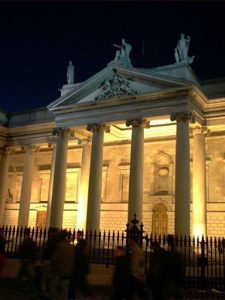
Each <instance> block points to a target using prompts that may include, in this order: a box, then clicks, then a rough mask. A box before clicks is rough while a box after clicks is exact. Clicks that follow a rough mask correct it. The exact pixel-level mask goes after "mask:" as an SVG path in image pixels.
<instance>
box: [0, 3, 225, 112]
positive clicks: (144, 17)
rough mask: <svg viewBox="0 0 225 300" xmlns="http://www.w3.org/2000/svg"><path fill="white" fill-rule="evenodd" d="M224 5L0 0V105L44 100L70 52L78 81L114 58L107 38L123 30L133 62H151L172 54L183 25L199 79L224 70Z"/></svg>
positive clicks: (24, 106) (17, 107)
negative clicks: (9, 0)
mask: <svg viewBox="0 0 225 300" xmlns="http://www.w3.org/2000/svg"><path fill="white" fill-rule="evenodd" d="M224 13H225V2H170V1H167V2H141V3H140V2H90V3H87V2H48V3H47V2H39V3H34V2H32V3H30V2H8V3H7V2H1V3H0V108H2V109H4V110H6V111H9V112H15V111H22V110H29V109H33V108H38V107H43V106H46V105H48V104H49V103H50V102H52V101H54V100H55V99H56V98H57V97H58V96H59V91H58V89H59V88H61V87H62V85H63V84H65V83H66V68H67V65H68V61H69V60H70V59H71V60H72V61H73V63H74V65H75V82H79V81H83V80H85V79H87V78H88V77H90V76H91V75H93V74H94V73H96V72H98V71H100V70H101V69H102V68H104V67H105V66H106V65H107V63H108V62H110V61H111V60H112V59H113V58H114V56H115V48H114V47H113V46H112V44H113V43H117V44H120V42H121V38H123V37H124V38H126V40H127V41H128V42H129V43H130V44H131V45H132V47H133V50H132V52H131V55H130V56H131V60H132V63H133V65H134V66H135V67H141V66H143V65H144V66H145V67H156V66H160V65H167V64H171V63H173V62H174V48H175V47H176V44H177V41H178V39H179V37H180V33H181V32H184V33H185V34H186V35H190V36H191V44H190V50H189V55H190V56H191V55H195V56H196V57H195V61H194V63H193V64H192V65H191V66H192V68H193V70H194V71H195V72H196V74H197V75H198V76H199V77H200V79H202V80H203V79H210V78H215V77H225V17H224ZM143 38H144V44H145V55H144V57H143V56H142V41H143Z"/></svg>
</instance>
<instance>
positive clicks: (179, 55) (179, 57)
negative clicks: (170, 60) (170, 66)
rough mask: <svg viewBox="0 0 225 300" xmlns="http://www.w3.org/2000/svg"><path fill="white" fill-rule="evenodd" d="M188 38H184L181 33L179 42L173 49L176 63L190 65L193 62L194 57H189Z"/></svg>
mask: <svg viewBox="0 0 225 300" xmlns="http://www.w3.org/2000/svg"><path fill="white" fill-rule="evenodd" d="M190 40H191V38H190V36H187V37H185V35H184V33H181V35H180V40H179V41H178V43H177V47H176V48H175V52H174V56H175V60H176V62H177V63H181V62H182V63H186V64H191V63H192V62H193V61H194V58H195V57H194V56H192V57H189V56H188V51H189V45H190Z"/></svg>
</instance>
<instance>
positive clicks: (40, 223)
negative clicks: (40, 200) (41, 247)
mask: <svg viewBox="0 0 225 300" xmlns="http://www.w3.org/2000/svg"><path fill="white" fill-rule="evenodd" d="M46 219H47V211H38V212H37V224H36V225H37V227H39V228H41V227H42V228H43V227H45V226H46Z"/></svg>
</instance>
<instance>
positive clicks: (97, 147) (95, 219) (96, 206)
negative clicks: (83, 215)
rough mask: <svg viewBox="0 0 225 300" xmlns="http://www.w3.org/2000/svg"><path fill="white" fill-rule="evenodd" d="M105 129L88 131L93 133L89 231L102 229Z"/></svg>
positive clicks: (87, 225)
mask: <svg viewBox="0 0 225 300" xmlns="http://www.w3.org/2000/svg"><path fill="white" fill-rule="evenodd" d="M108 128H109V127H106V129H107V131H108ZM104 129H105V125H104V124H94V125H88V126H87V130H89V131H92V132H93V136H92V149H91V166H90V177H89V190H88V208H87V223H86V228H87V229H88V230H89V229H91V230H97V231H98V230H99V229H100V213H101V192H102V164H103V142H104Z"/></svg>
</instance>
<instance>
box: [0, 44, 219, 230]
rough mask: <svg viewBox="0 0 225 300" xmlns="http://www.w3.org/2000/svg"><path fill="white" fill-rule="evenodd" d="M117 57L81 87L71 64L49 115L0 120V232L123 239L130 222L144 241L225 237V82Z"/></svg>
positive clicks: (40, 112)
mask: <svg viewBox="0 0 225 300" xmlns="http://www.w3.org/2000/svg"><path fill="white" fill-rule="evenodd" d="M121 49H122V48H121ZM121 49H120V52H118V51H117V54H116V58H115V60H114V61H113V62H111V63H109V64H108V65H107V66H106V68H104V69H103V70H101V71H100V72H98V73H97V74H95V75H93V76H92V77H91V78H89V79H87V80H85V81H84V82H80V83H74V81H73V69H72V67H73V66H72V64H70V65H69V67H68V74H67V75H68V84H66V85H64V86H63V87H62V89H61V96H60V97H59V98H58V99H57V100H55V101H54V102H52V103H50V104H49V105H48V106H47V107H46V108H41V109H37V110H33V111H29V112H27V111H26V112H20V113H14V114H10V115H8V114H6V113H5V112H1V113H0V120H1V125H0V147H1V172H0V223H1V224H5V225H17V224H18V225H30V226H45V225H47V226H52V227H61V226H63V227H67V228H68V227H69V228H84V229H85V228H91V229H97V230H99V229H101V230H124V229H125V225H126V223H127V221H129V220H131V219H132V218H133V215H134V214H136V215H137V218H138V219H139V220H141V221H142V222H143V224H144V225H145V231H146V232H149V233H151V232H152V233H157V234H158V233H161V234H162V233H174V232H175V233H178V234H180V233H186V234H189V233H190V234H194V235H201V234H204V235H206V234H207V235H210V236H211V235H213V236H224V235H225V184H224V182H225V79H218V80H217V79H216V80H210V81H201V80H199V79H198V77H197V76H196V75H195V73H194V72H193V70H192V69H191V68H190V66H189V65H188V61H181V60H179V57H178V58H176V60H177V62H176V63H174V64H172V65H167V66H161V67H158V68H151V69H144V68H135V67H132V65H131V62H130V60H129V54H126V53H125V52H124V53H125V54H124V53H123V52H122V50H121ZM124 49H125V48H124ZM125 50H126V49H125Z"/></svg>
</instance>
